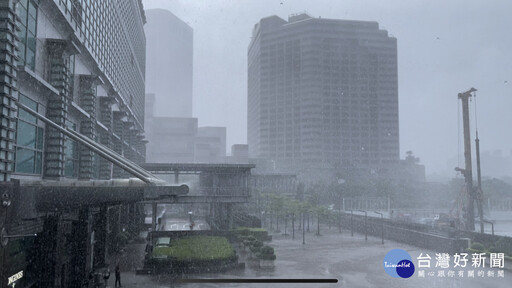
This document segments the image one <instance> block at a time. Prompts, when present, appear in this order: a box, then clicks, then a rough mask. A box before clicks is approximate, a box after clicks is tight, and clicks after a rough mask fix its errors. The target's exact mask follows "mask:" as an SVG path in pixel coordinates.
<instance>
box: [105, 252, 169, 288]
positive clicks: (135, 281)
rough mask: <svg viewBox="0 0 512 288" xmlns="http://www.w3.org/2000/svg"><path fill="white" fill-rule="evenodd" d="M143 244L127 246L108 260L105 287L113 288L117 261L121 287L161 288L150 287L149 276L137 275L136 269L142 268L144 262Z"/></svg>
mask: <svg viewBox="0 0 512 288" xmlns="http://www.w3.org/2000/svg"><path fill="white" fill-rule="evenodd" d="M145 247H146V245H145V244H128V245H126V246H125V248H124V249H123V250H122V251H120V252H119V253H118V254H117V255H115V256H112V257H111V259H110V271H111V274H110V279H108V285H109V286H107V287H114V283H115V280H116V278H115V272H114V271H115V269H116V263H117V261H119V269H120V270H121V285H123V286H122V287H155V288H156V287H163V286H151V285H154V283H151V277H152V276H151V275H137V274H136V271H137V269H140V268H142V266H143V260H144V249H145Z"/></svg>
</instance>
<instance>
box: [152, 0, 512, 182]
mask: <svg viewBox="0 0 512 288" xmlns="http://www.w3.org/2000/svg"><path fill="white" fill-rule="evenodd" d="M144 5H145V8H148V9H149V8H164V9H168V10H169V11H171V12H172V13H174V14H175V15H176V16H178V17H179V18H180V19H182V20H183V21H185V22H186V23H187V24H189V25H190V26H191V27H192V28H193V29H194V45H193V46H194V72H193V73H194V101H193V115H194V117H198V118H199V125H200V126H206V125H208V126H226V127H227V129H228V130H227V133H228V135H227V144H228V150H229V147H230V146H231V144H234V143H246V141H247V140H246V134H247V131H246V129H247V128H246V119H247V118H246V113H247V111H246V110H247V102H246V101H247V46H248V44H249V42H250V37H251V31H252V28H253V26H254V24H256V23H257V22H258V21H259V20H260V19H261V18H263V17H267V16H270V15H277V16H280V17H282V18H283V19H287V17H288V15H289V14H292V13H299V12H302V11H307V12H308V13H309V14H310V15H312V16H314V17H322V18H336V19H352V20H370V21H377V22H379V25H380V27H381V28H384V29H386V30H388V31H389V33H390V34H391V35H393V36H395V37H396V38H397V39H398V73H399V79H398V80H399V99H400V149H401V155H402V157H403V156H404V155H405V152H406V151H408V150H412V151H414V153H415V155H416V156H418V157H420V158H421V162H422V163H423V164H425V165H426V169H427V175H430V176H435V175H437V176H439V175H446V176H448V177H450V176H454V175H455V172H454V171H453V167H454V165H457V164H458V163H457V162H459V159H460V161H462V157H457V154H458V153H463V145H462V142H461V141H459V139H460V137H462V123H459V120H458V115H459V114H458V113H459V108H458V107H459V106H460V102H458V100H457V93H459V92H462V91H465V90H467V89H469V88H470V87H475V88H477V89H478V90H479V91H478V92H477V111H478V128H479V136H480V139H481V149H482V150H483V151H491V152H492V151H495V150H502V156H503V157H508V161H509V162H510V159H511V158H512V157H510V154H511V153H512V146H511V145H510V143H511V141H512V133H510V129H509V128H508V127H509V125H510V123H512V113H509V111H510V107H511V106H512V54H511V53H510V51H511V50H512V49H511V48H512V37H510V33H509V31H508V29H509V28H510V27H512V17H510V11H512V2H510V1H473V0H471V1H464V0H457V1H442V0H433V1H424V0H408V1H398V0H397V1H395V0H388V1H381V0H368V1H360V0H346V1H328V0H319V1H306V0H295V1H287V0H257V1H256V0H243V1H234V0H216V1H209V0H194V1H186V0H177V1H169V0H145V1H144ZM474 104H475V102H474V101H473V102H472V103H471V111H472V114H474V108H475V105H474ZM162 116H163V115H162ZM471 121H472V122H471V125H472V138H474V135H475V133H474V131H475V130H474V129H475V117H474V115H472V117H471ZM460 122H461V121H460ZM459 126H460V128H458V127H459ZM459 134H460V135H459ZM473 151H474V150H473ZM460 165H463V164H462V163H460ZM504 167H507V165H505V166H504ZM508 167H510V165H509V166H508ZM494 168H495V165H494V163H491V162H489V161H487V162H486V161H483V163H482V169H483V174H484V175H486V174H489V173H490V172H486V171H492V173H494V174H499V173H501V175H511V174H512V171H506V170H504V169H501V170H500V169H494ZM501 175H494V176H501ZM431 178H432V179H435V177H431Z"/></svg>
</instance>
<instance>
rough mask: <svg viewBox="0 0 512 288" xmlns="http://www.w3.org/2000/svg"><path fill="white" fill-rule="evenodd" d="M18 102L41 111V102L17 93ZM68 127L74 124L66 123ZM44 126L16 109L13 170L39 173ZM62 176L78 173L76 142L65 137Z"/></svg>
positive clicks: (41, 163)
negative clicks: (16, 120)
mask: <svg viewBox="0 0 512 288" xmlns="http://www.w3.org/2000/svg"><path fill="white" fill-rule="evenodd" d="M19 102H20V103H22V104H24V105H25V106H27V107H28V108H30V109H32V110H34V111H36V112H41V108H42V107H41V104H39V103H37V102H35V101H34V100H32V99H30V98H28V97H27V96H26V95H23V94H19ZM67 126H68V128H71V129H73V130H76V124H73V123H71V122H68V123H67ZM44 133H45V130H44V127H43V126H42V123H40V122H39V121H38V120H37V118H36V117H35V116H33V115H32V114H30V113H28V112H27V111H26V110H25V109H23V108H20V109H19V110H18V126H17V129H16V157H15V164H14V171H15V172H16V173H20V174H37V175H41V174H42V170H43V157H44V153H43V151H44V136H45V135H44ZM64 145H65V153H64V154H65V166H64V176H66V177H77V175H78V150H77V144H76V143H75V142H74V141H72V140H71V139H69V138H66V141H65V142H64Z"/></svg>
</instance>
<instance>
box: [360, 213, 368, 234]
mask: <svg viewBox="0 0 512 288" xmlns="http://www.w3.org/2000/svg"><path fill="white" fill-rule="evenodd" d="M359 211H360V212H364V241H368V226H367V225H366V224H367V223H368V212H366V211H364V210H359Z"/></svg>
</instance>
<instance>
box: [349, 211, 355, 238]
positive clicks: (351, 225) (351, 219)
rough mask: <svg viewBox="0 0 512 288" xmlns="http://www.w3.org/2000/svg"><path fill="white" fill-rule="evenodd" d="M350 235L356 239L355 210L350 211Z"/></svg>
mask: <svg viewBox="0 0 512 288" xmlns="http://www.w3.org/2000/svg"><path fill="white" fill-rule="evenodd" d="M350 235H351V236H352V237H354V210H350Z"/></svg>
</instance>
